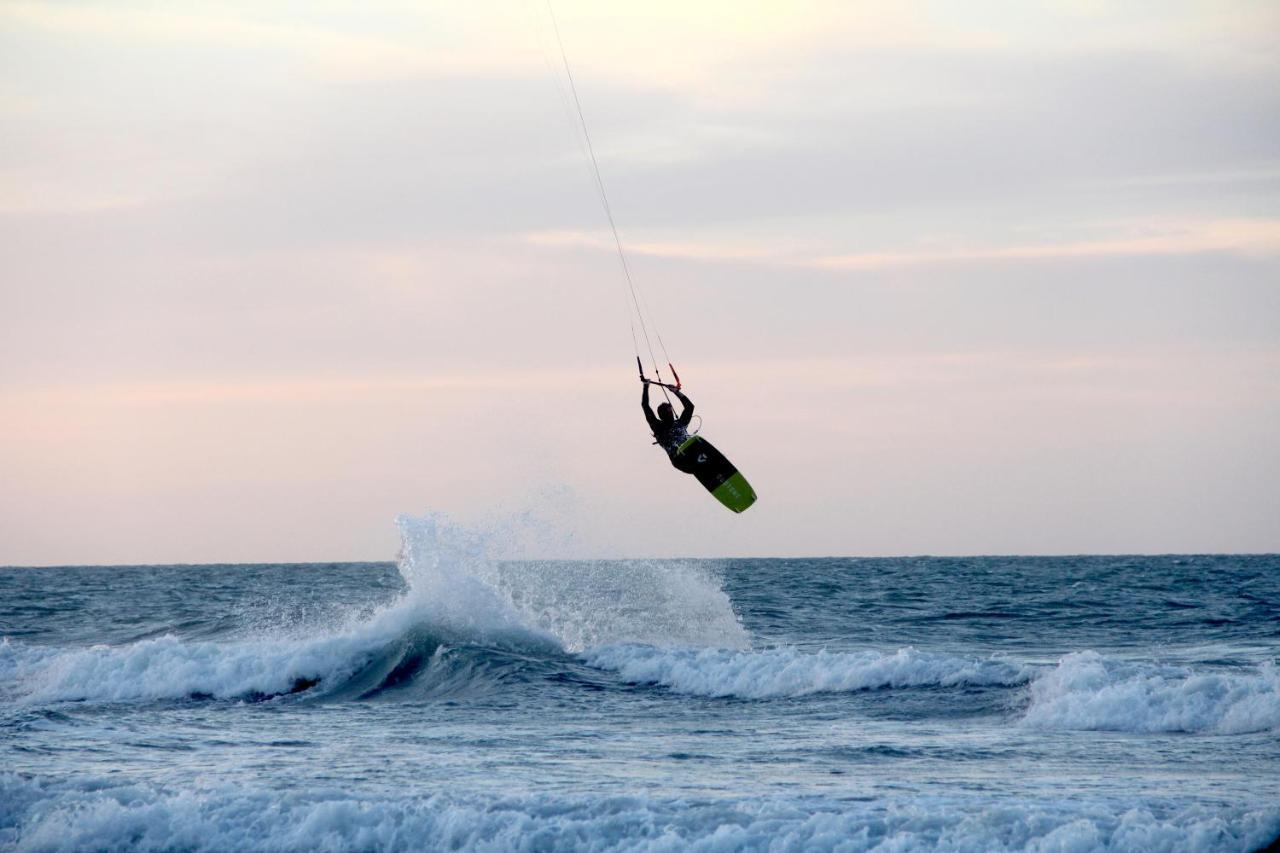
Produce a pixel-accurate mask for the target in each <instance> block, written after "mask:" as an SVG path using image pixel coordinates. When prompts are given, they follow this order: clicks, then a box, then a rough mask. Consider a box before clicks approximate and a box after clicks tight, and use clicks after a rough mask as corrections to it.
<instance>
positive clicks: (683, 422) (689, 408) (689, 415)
mask: <svg viewBox="0 0 1280 853" xmlns="http://www.w3.org/2000/svg"><path fill="white" fill-rule="evenodd" d="M671 393H673V394H675V395H676V396H677V397H679V398H680V405H682V406H684V411H682V412H681V413H680V417H679V418H678V419H677V420H676V423H678V424H680V426H682V427H687V426H688V425H689V422H690V421H692V420H693V401H692V400H690V399H689V398H688V397H686V396H685V395H684V394H682V393H680V389H679V388H672V389H671Z"/></svg>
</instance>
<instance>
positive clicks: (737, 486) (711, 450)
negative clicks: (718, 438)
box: [673, 435, 756, 512]
mask: <svg viewBox="0 0 1280 853" xmlns="http://www.w3.org/2000/svg"><path fill="white" fill-rule="evenodd" d="M673 461H674V462H675V465H676V467H677V468H679V469H680V470H681V471H685V472H687V473H689V474H692V475H693V476H695V477H697V478H698V482H699V483H701V484H702V485H703V486H705V487H706V489H707V491H708V492H710V493H711V495H712V496H713V497H714V498H715V499H716V500H718V501H720V503H722V504H724V505H725V506H727V507H728V508H729V509H731V510H733V511H734V512H742V511H743V510H744V509H746V508H747V507H749V506H751V505H752V504H753V503H755V502H756V493H755V491H754V490H753V489H752V488H751V484H750V483H748V482H747V478H746V477H744V476H742V474H741V473H739V471H738V469H737V468H735V467H733V463H732V462H730V461H729V460H728V459H726V458H725V455H724V454H723V453H721V452H720V451H719V450H716V449H715V446H714V445H712V444H711V442H709V441H707V440H706V439H705V438H703V437H702V436H700V435H692V436H689V438H688V439H686V440H685V442H684V443H683V444H681V445H680V446H679V447H678V448H677V449H676V455H675V459H674V460H673Z"/></svg>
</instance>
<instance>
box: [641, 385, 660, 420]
mask: <svg viewBox="0 0 1280 853" xmlns="http://www.w3.org/2000/svg"><path fill="white" fill-rule="evenodd" d="M640 408H642V409H644V419H645V420H646V421H648V422H649V429H650V430H657V428H658V416H657V415H655V414H654V413H653V409H651V408H649V383H648V382H646V383H644V393H642V394H641V395H640Z"/></svg>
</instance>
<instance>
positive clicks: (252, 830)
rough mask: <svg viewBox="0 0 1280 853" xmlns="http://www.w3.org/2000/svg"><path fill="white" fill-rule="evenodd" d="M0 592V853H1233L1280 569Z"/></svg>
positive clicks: (94, 582) (367, 577)
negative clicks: (577, 852)
mask: <svg viewBox="0 0 1280 853" xmlns="http://www.w3.org/2000/svg"><path fill="white" fill-rule="evenodd" d="M400 527H401V535H402V549H401V554H400V556H399V559H398V561H397V562H396V563H394V564H393V563H362V564H307V565H234V566H231V565H228V566H114V567H106V566H102V567H60V568H0V849H15V850H85V849H124V848H128V849H143V850H174V849H181V850H232V849H234V850H298V849H309V850H310V849H320V850H369V849H387V850H411V849H412V850H416V849H440V848H447V849H480V850H512V849H520V850H552V849H555V850H559V849H581V850H685V849H693V850H740V849H748V850H899V851H901V850H915V849H944V850H1024V849H1026V850H1042V851H1049V850H1062V851H1066V850H1094V849H1114V850H1238V851H1252V850H1259V849H1262V848H1265V847H1266V846H1267V845H1269V844H1272V843H1274V842H1276V840H1277V838H1280V669H1277V660H1278V658H1280V557H1277V556H1226V555H1202V556H1165V557H1059V558H1014V557H1004V558H1001V557H983V558H953V559H948V558H898V559H854V558H830V559H793V560H771V559H770V560H766V559H753V560H715V561H698V560H660V561H652V560H632V561H546V560H531V559H521V558H520V556H521V555H520V554H519V553H518V552H517V553H513V552H512V548H511V547H510V541H511V540H510V537H508V536H505V535H500V534H498V533H495V531H493V530H480V529H475V528H467V527H463V526H459V525H456V524H452V523H450V522H449V521H448V520H447V519H445V518H444V517H441V516H426V517H422V518H402V519H400Z"/></svg>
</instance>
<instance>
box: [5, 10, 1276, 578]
mask: <svg viewBox="0 0 1280 853" xmlns="http://www.w3.org/2000/svg"><path fill="white" fill-rule="evenodd" d="M555 14H556V17H557V20H558V22H559V26H560V30H561V33H562V35H563V39H564V43H565V47H566V50H567V54H568V56H569V59H570V62H571V63H572V65H573V71H574V75H575V78H576V81H577V84H578V90H579V94H580V96H581V101H582V106H583V110H584V113H585V116H586V120H587V122H588V125H589V127H590V131H591V135H592V140H593V142H594V145H595V149H596V153H597V155H598V157H599V162H600V168H601V172H602V174H603V178H604V181H605V184H606V186H607V188H608V192H609V196H610V200H611V202H612V207H613V212H614V215H615V218H616V220H617V224H618V228H619V232H620V234H621V236H622V240H623V242H624V244H625V245H626V247H627V249H628V251H629V260H630V263H631V267H632V270H633V272H634V275H635V279H636V281H637V283H638V284H639V286H640V287H641V289H642V291H643V294H644V296H645V298H646V300H647V302H648V304H649V306H650V308H651V312H650V313H651V316H652V319H653V321H654V322H655V324H656V327H657V329H658V330H660V332H661V334H662V337H663V340H664V341H665V343H666V346H667V349H668V350H669V351H670V354H671V357H672V360H673V361H674V362H675V364H676V367H677V368H678V369H679V371H680V374H681V377H682V378H683V380H684V382H685V385H686V390H687V391H688V392H689V394H690V395H691V396H692V397H693V399H694V401H695V402H696V405H697V412H698V414H699V415H701V416H702V418H703V434H704V435H706V436H707V437H708V438H710V439H711V440H712V441H713V442H714V443H715V444H716V445H717V446H718V447H720V448H721V449H722V450H723V451H724V452H725V453H726V454H727V455H728V456H729V457H730V458H731V459H733V460H734V461H735V462H736V463H737V465H738V466H739V468H741V470H742V471H743V472H744V474H745V475H746V476H747V477H748V478H749V479H750V481H751V482H752V484H753V485H754V486H755V489H756V491H757V492H758V493H759V495H760V498H759V501H758V503H757V504H756V505H755V506H754V507H752V508H751V509H750V510H749V511H748V512H746V513H744V514H743V515H741V516H737V515H734V514H732V513H729V512H728V511H726V510H725V509H724V508H722V507H721V506H719V504H717V503H716V502H715V501H714V500H713V499H712V498H710V497H709V496H708V495H707V494H706V493H705V492H704V491H703V490H702V489H701V488H700V487H699V486H698V485H697V483H696V482H694V481H693V480H692V479H691V478H687V477H685V476H684V475H682V474H680V473H678V472H676V471H674V470H673V469H672V468H671V467H670V465H669V464H668V462H667V460H666V459H665V457H664V455H663V454H662V451H661V450H660V449H659V448H656V447H654V446H652V445H651V444H650V438H649V436H648V434H647V429H646V427H645V424H644V420H643V418H642V415H641V412H640V410H639V405H638V403H639V400H638V397H639V383H638V382H637V380H636V377H635V372H634V355H633V350H632V342H631V337H630V333H629V331H628V328H627V313H626V302H625V298H624V297H625V295H626V291H625V289H624V285H623V281H622V279H621V274H620V271H619V266H618V259H617V256H616V254H614V253H613V246H612V244H611V238H610V235H609V231H608V226H607V222H606V220H605V218H604V214H603V212H602V210H601V207H600V204H599V201H598V199H597V198H596V196H595V194H594V185H593V183H592V177H591V173H590V167H589V162H588V160H587V158H586V154H585V149H584V146H583V143H582V139H581V137H580V135H579V132H578V130H577V128H576V116H575V114H574V113H573V112H572V107H571V101H570V100H569V92H568V88H567V83H566V81H565V79H564V76H563V69H562V68H561V67H560V65H559V62H560V57H559V51H558V48H557V47H556V43H555V38H554V35H553V34H552V29H551V25H550V19H549V16H548V11H547V7H546V5H545V4H544V3H542V2H540V0H519V2H501V0H493V2H483V3H460V2H414V3H408V2H400V0H370V2H338V0H321V2H305V3H304V2H297V3H293V2H273V3H250V2H243V3H241V2H208V3H202V2H173V3H165V4H156V3H151V2H146V3H141V2H136V3H135V2H129V0H119V2H77V0H59V2H47V3H45V2H29V0H0V564H8V565H45V564H68V563H78V564H118V563H170V562H188V563H208V562H268V561H340V560H386V559H392V558H394V556H395V554H396V550H397V547H398V539H397V533H396V528H395V524H394V519H395V518H396V516H397V515H399V514H409V515H419V514H423V513H427V512H442V513H446V514H448V515H449V516H451V517H453V518H455V519H458V520H460V521H462V522H464V523H468V524H476V525H480V526H484V525H499V526H501V525H511V524H515V525H517V526H526V527H528V528H529V529H534V530H536V531H539V532H538V534H537V535H536V536H535V537H533V538H534V540H536V544H535V545H533V546H530V547H531V548H533V550H535V551H536V550H538V549H541V550H542V551H544V552H546V553H545V555H546V556H566V557H595V556H603V557H621V556H823V555H863V556H875V555H914V554H955V555H961V554H1064V553H1067V554H1078V553H1171V552H1175V553H1187V552H1275V551H1280V487H1278V486H1277V484H1280V4H1276V3H1274V2H1270V0H1261V1H1260V2H1243V1H1242V2H1211V1H1210V0H1205V1H1204V2H1183V0H1161V2H1134V0H1123V2H1121V0H1117V2H1103V0H1076V2H1039V3H1023V2H1013V0H1010V2H964V3H960V2H896V0H895V2H882V3H881V2H795V3H785V4H784V3H776V2H751V0H735V2H718V0H715V1H713V0H704V2H699V3H693V4H690V3H683V2H665V0H646V2H644V3H632V2H622V0H619V2H609V3H600V2H577V0H555ZM513 519H515V521H512V520H513Z"/></svg>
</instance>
